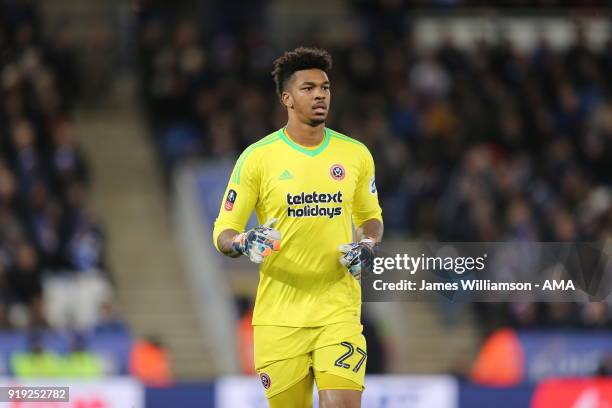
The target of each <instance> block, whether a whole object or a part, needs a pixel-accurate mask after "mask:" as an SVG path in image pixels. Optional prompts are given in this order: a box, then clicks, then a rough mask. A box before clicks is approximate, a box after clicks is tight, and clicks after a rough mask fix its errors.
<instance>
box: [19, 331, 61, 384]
mask: <svg viewBox="0 0 612 408" xmlns="http://www.w3.org/2000/svg"><path fill="white" fill-rule="evenodd" d="M11 370H12V371H13V373H14V374H15V376H17V377H19V378H45V377H57V376H58V374H59V373H60V372H61V371H62V361H61V358H60V356H59V355H57V354H55V353H54V352H51V351H47V350H46V349H45V347H44V344H43V339H42V336H41V334H40V333H32V334H31V335H30V338H29V345H28V350H27V351H24V352H18V353H15V354H13V355H12V356H11Z"/></svg>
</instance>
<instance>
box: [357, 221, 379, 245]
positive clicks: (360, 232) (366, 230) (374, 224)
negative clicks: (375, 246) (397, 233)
mask: <svg viewBox="0 0 612 408" xmlns="http://www.w3.org/2000/svg"><path fill="white" fill-rule="evenodd" d="M383 231H384V226H383V223H382V222H381V221H380V220H377V219H375V218H373V219H371V220H367V221H366V222H364V223H363V224H361V226H360V227H359V228H358V229H357V231H356V238H357V242H359V241H361V240H362V239H364V238H366V237H367V238H371V239H373V240H374V242H376V243H378V242H380V241H381V240H382V236H383Z"/></svg>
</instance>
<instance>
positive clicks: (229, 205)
mask: <svg viewBox="0 0 612 408" xmlns="http://www.w3.org/2000/svg"><path fill="white" fill-rule="evenodd" d="M236 197H238V193H236V190H230V191H228V192H227V198H226V199H225V205H224V207H225V209H226V210H227V211H232V209H233V208H234V203H235V202H236Z"/></svg>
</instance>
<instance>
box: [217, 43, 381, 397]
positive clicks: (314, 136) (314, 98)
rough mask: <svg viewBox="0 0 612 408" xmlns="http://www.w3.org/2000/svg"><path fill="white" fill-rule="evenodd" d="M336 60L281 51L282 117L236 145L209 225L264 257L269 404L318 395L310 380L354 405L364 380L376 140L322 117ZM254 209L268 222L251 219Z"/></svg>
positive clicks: (243, 251) (257, 336)
mask: <svg viewBox="0 0 612 408" xmlns="http://www.w3.org/2000/svg"><path fill="white" fill-rule="evenodd" d="M330 69H331V57H330V55H329V54H328V53H327V51H324V50H321V49H317V48H303V47H300V48H297V49H295V50H293V51H290V52H286V53H285V54H284V55H283V56H281V57H280V58H278V59H277V60H276V61H275V62H274V70H273V72H272V75H273V77H274V81H275V83H276V87H277V91H278V95H279V97H280V101H281V103H282V104H283V106H284V107H285V108H286V109H287V112H288V121H287V125H286V126H285V127H283V128H282V129H279V130H278V131H275V132H273V133H271V134H270V135H268V136H266V137H264V138H263V139H261V140H259V141H258V142H256V143H254V144H252V145H251V146H249V147H248V148H247V149H246V150H245V151H244V152H243V153H242V154H241V155H240V157H239V158H238V161H237V162H236V165H235V166H234V170H233V172H232V174H231V176H230V180H229V182H228V186H227V190H226V192H225V195H224V197H223V201H222V203H221V208H220V211H219V217H218V218H217V220H216V222H215V229H214V232H213V242H214V244H215V246H216V248H217V249H218V250H219V251H220V252H222V253H223V254H225V255H227V256H230V257H238V256H241V255H244V256H247V257H248V258H249V259H250V260H251V261H253V262H255V263H257V264H260V265H261V266H260V268H259V277H260V280H259V286H258V289H257V297H256V299H255V310H254V315H253V326H254V343H255V369H256V370H257V372H258V374H259V376H260V379H261V383H262V386H263V388H264V391H265V393H266V397H267V398H268V402H269V405H270V407H271V408H280V407H282V408H286V407H293V408H307V407H311V406H312V389H313V384H314V383H315V382H316V385H317V389H318V392H319V399H320V406H321V407H323V408H332V407H347V408H356V407H359V406H360V404H361V393H362V391H363V389H364V375H365V367H366V362H367V348H366V341H365V338H364V336H363V334H362V326H361V288H360V275H361V273H362V269H363V265H364V264H366V263H367V262H368V261H371V259H372V257H373V256H374V248H375V246H376V244H377V243H378V242H380V239H381V237H382V233H383V224H382V216H381V209H380V206H379V204H378V193H377V191H376V184H375V180H374V162H373V159H372V156H371V154H370V152H369V151H368V149H367V148H366V147H365V146H364V145H363V144H362V143H360V142H358V141H356V140H355V139H352V138H350V137H348V136H345V135H343V134H340V133H338V132H335V131H333V130H331V129H329V128H326V127H325V120H326V118H327V114H328V110H329V106H330V102H331V91H330V81H329V78H328V76H327V73H328V72H329V70H330ZM253 210H255V213H256V215H257V219H258V220H259V222H260V223H261V224H262V225H261V226H259V227H256V228H253V229H250V230H248V231H244V228H245V225H246V222H247V220H248V218H249V216H250V214H251V212H252V211H253ZM353 230H355V235H353ZM243 231H244V232H243Z"/></svg>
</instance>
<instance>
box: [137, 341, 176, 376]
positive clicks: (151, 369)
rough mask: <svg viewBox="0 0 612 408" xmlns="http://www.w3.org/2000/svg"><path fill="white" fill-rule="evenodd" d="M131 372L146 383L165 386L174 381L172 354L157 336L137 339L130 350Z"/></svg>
mask: <svg viewBox="0 0 612 408" xmlns="http://www.w3.org/2000/svg"><path fill="white" fill-rule="evenodd" d="M129 373H130V374H131V375H133V376H134V377H136V378H138V379H139V380H140V381H142V382H143V383H144V384H145V385H148V386H151V387H165V386H168V385H170V384H171V383H172V372H171V369H170V356H169V354H168V350H166V348H165V347H164V345H163V344H162V343H161V341H160V340H159V339H158V338H157V336H155V335H152V336H149V337H147V338H143V339H140V340H137V341H136V342H135V343H134V345H133V347H132V351H131V352H130V362H129Z"/></svg>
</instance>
